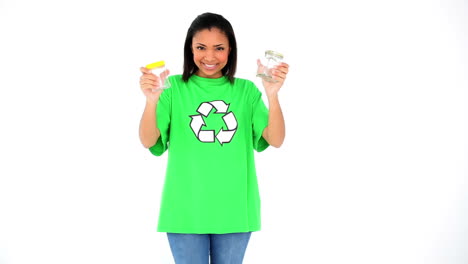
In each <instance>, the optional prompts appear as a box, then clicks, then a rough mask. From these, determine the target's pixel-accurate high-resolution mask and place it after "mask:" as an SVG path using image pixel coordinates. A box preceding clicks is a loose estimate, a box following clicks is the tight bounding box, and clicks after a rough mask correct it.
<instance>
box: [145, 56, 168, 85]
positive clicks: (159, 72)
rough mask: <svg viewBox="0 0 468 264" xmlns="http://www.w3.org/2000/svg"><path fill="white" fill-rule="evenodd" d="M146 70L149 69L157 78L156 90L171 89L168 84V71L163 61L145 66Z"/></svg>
mask: <svg viewBox="0 0 468 264" xmlns="http://www.w3.org/2000/svg"><path fill="white" fill-rule="evenodd" d="M146 68H147V69H150V70H151V72H153V74H154V75H156V76H157V77H158V81H159V82H158V83H156V87H157V88H156V89H167V88H170V87H171V83H170V82H169V78H168V77H169V70H168V69H166V63H165V62H164V61H158V62H154V63H150V64H148V65H146Z"/></svg>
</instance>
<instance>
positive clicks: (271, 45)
mask: <svg viewBox="0 0 468 264" xmlns="http://www.w3.org/2000/svg"><path fill="white" fill-rule="evenodd" d="M306 3H307V4H306ZM467 10H468V6H467V2H466V1H463V0H459V1H440V2H439V1H426V0H419V1H418V0H396V1H371V0H369V1H365V0H357V1H344V0H341V1H339V0H335V1H300V2H299V1H296V2H295V1H248V2H238V1H178V0H177V1H176V0H174V1H155V0H153V1H150V0H136V1H118V0H116V1H110V0H108V1H99V0H81V1H59V0H42V1H33V0H23V1H21V0H19V1H13V0H0V126H1V128H0V158H1V159H0V162H1V164H0V177H1V178H0V263H1V264H29V263H40V264H42V263H47V264H59V263H60V264H63V263H67V264H74V263H80V264H81V263H87V264H94V263H96V264H97V263H99V264H101V263H113V264H118V263H139V264H144V263H172V258H171V253H170V250H169V247H168V244H167V240H166V237H165V234H163V233H157V232H156V231H155V230H156V223H157V217H158V210H159V199H160V192H161V188H162V183H163V179H164V171H165V161H166V155H167V154H165V156H163V157H162V158H157V157H155V156H152V155H151V154H150V153H149V152H148V151H147V150H146V149H144V148H143V147H142V146H141V144H140V142H139V139H138V124H139V120H140V116H141V113H142V110H143V106H144V96H143V95H142V93H141V92H140V91H139V85H138V80H139V76H140V73H139V67H140V66H143V65H145V64H147V63H151V62H154V61H156V60H160V59H165V60H166V61H167V62H168V66H169V67H170V69H171V70H172V72H173V73H181V69H182V60H183V57H182V54H183V41H184V39H185V34H186V31H187V28H188V26H189V25H190V23H191V22H192V20H193V19H194V18H195V17H196V16H197V15H198V14H201V13H203V12H205V11H211V12H216V13H220V14H222V15H224V16H225V17H226V18H227V19H228V20H230V22H231V23H232V25H233V27H234V29H235V32H236V36H237V40H238V47H239V50H238V51H239V62H238V73H237V76H238V77H242V78H248V79H251V80H254V81H255V82H256V83H257V84H258V85H260V83H259V82H258V80H257V79H255V76H254V73H255V70H256V64H255V60H256V59H257V58H258V57H259V56H261V55H262V53H263V51H264V50H265V49H274V50H278V51H280V52H282V53H283V54H285V60H286V61H287V62H288V63H289V64H290V65H291V68H290V74H289V75H288V80H287V81H286V84H285V85H284V87H283V89H282V90H281V93H280V96H281V102H282V106H283V111H284V114H285V118H286V122H287V138H286V141H285V143H284V145H283V146H282V147H281V148H280V149H274V148H270V149H268V150H267V151H265V152H263V153H259V154H258V155H256V157H257V169H258V177H259V182H260V191H261V195H262V205H263V208H262V210H263V229H262V231H261V232H257V233H254V234H253V236H252V239H251V242H250V244H249V248H248V249H247V252H246V256H245V263H246V264H252V263H320V264H335V263H336V264H338V263H340V264H341V263H352V264H354V263H359V264H371V263H372V264H375V263H379V264H386V263H388V264H395V263H399V264H462V263H468V224H467V223H468V195H467V193H468V192H467V187H468V186H467V179H468V177H467V160H468V155H467V151H466V143H467V129H466V127H467V109H466V103H467V102H468V99H467V94H466V89H467V87H468V78H467V74H468V63H467V61H468V57H467V56H468V53H467V48H466V47H468V40H467V33H468V28H467V25H468V21H467V17H468V13H467Z"/></svg>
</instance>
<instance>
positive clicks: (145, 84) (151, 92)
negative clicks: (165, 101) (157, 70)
mask: <svg viewBox="0 0 468 264" xmlns="http://www.w3.org/2000/svg"><path fill="white" fill-rule="evenodd" d="M140 71H141V73H142V75H141V77H140V88H141V91H142V92H143V94H144V95H145V96H146V100H147V101H150V102H154V103H156V102H157V101H158V100H159V96H160V95H161V93H162V92H163V89H161V88H159V87H158V83H159V78H160V77H159V76H156V75H155V74H153V73H152V72H151V70H150V69H148V68H145V67H141V68H140Z"/></svg>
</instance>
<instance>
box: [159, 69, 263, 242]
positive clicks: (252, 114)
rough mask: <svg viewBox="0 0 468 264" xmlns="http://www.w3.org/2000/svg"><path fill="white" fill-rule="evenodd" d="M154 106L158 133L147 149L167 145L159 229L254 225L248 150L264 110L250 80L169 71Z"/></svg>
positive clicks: (213, 230) (256, 205)
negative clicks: (185, 78)
mask: <svg viewBox="0 0 468 264" xmlns="http://www.w3.org/2000/svg"><path fill="white" fill-rule="evenodd" d="M170 81H171V85H172V86H171V88H169V89H166V90H164V92H163V93H162V94H161V97H160V98H159V102H158V106H157V113H156V114H157V117H156V118H157V124H158V128H159V130H160V131H161V136H160V138H159V139H158V142H157V143H156V145H154V146H153V147H151V148H150V151H151V153H153V154H154V155H156V156H159V155H162V154H163V153H164V152H165V151H166V150H168V161H167V171H166V179H165V182H164V189H163V193H162V197H161V207H160V214H159V223H158V231H159V232H171V233H193V234H223V233H236V232H249V231H258V230H260V196H259V191H258V184H257V176H256V172H255V163H254V149H255V150H257V151H258V152H260V151H263V150H264V149H266V148H267V147H268V143H267V142H266V140H265V139H264V138H263V137H262V132H263V130H264V129H265V127H266V126H267V124H268V109H267V108H266V106H265V104H264V102H263V100H262V95H261V92H260V91H259V90H258V88H257V87H256V86H255V84H254V83H252V82H251V81H248V80H244V79H239V78H235V81H234V83H233V84H231V83H230V82H229V80H228V79H227V78H226V77H221V78H217V79H208V78H202V77H199V76H196V75H192V76H191V77H190V79H189V80H188V82H184V81H183V80H182V76H181V75H175V76H171V77H170Z"/></svg>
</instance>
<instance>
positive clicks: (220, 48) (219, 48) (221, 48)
mask: <svg viewBox="0 0 468 264" xmlns="http://www.w3.org/2000/svg"><path fill="white" fill-rule="evenodd" d="M216 50H224V48H223V47H218V48H216Z"/></svg>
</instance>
